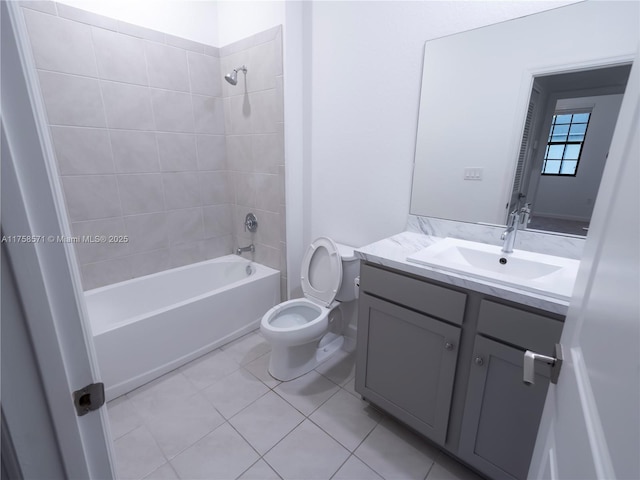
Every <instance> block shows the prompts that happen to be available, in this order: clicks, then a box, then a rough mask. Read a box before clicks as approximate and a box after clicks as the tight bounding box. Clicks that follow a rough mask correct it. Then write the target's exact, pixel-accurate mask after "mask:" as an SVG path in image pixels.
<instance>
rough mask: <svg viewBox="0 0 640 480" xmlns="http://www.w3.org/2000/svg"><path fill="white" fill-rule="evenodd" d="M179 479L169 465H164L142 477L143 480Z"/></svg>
mask: <svg viewBox="0 0 640 480" xmlns="http://www.w3.org/2000/svg"><path fill="white" fill-rule="evenodd" d="M179 478H180V477H178V474H177V473H176V472H175V470H174V469H173V467H172V466H171V464H170V463H165V464H164V465H162V466H161V467H160V468H159V469H157V470H156V471H154V472H151V473H150V474H149V475H147V476H146V477H144V480H179Z"/></svg>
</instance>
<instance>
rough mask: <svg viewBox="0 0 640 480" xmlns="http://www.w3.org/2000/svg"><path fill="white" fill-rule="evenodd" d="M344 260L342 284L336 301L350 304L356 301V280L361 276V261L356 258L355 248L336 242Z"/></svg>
mask: <svg viewBox="0 0 640 480" xmlns="http://www.w3.org/2000/svg"><path fill="white" fill-rule="evenodd" d="M336 245H337V246H338V251H339V252H340V257H341V258H342V284H341V285H340V290H338V293H337V294H336V300H338V301H340V302H349V301H351V300H355V299H356V288H355V280H356V277H357V276H358V275H359V274H360V259H359V258H358V257H356V254H355V252H354V247H350V246H348V245H342V244H340V243H337V242H336Z"/></svg>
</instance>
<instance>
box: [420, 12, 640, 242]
mask: <svg viewBox="0 0 640 480" xmlns="http://www.w3.org/2000/svg"><path fill="white" fill-rule="evenodd" d="M639 18H640V9H639V5H638V3H637V2H624V1H622V2H590V1H587V2H581V3H577V4H572V5H569V6H565V7H561V8H558V9H555V10H550V11H547V12H543V13H539V14H536V15H531V16H528V17H524V18H519V19H515V20H511V21H508V22H504V23H500V24H496V25H491V26H489V27H484V28H480V29H477V30H472V31H469V32H464V33H461V34H457V35H452V36H449V37H444V38H440V39H436V40H432V41H429V42H427V43H426V45H425V55H424V71H423V79H422V91H421V101H420V116H419V122H418V132H417V139H416V157H415V165H414V176H413V188H412V193H411V213H412V214H414V215H422V216H429V217H437V218H445V219H450V220H458V221H465V222H474V223H487V224H495V225H503V224H505V223H506V218H507V216H508V214H509V212H510V211H512V210H513V209H514V208H520V207H522V206H523V205H525V204H530V205H531V210H532V216H531V219H532V220H531V223H530V225H529V228H535V229H540V230H545V231H553V232H560V233H569V234H578V235H584V234H585V233H586V230H585V229H586V228H588V223H589V219H590V216H591V211H592V209H593V204H594V202H595V197H596V194H597V190H598V185H599V183H600V177H601V175H602V171H603V169H604V165H605V160H606V155H607V152H608V148H609V144H610V141H611V135H612V134H613V129H614V127H615V121H616V118H617V111H618V110H619V106H620V103H621V101H622V97H623V94H624V88H625V85H626V82H627V78H628V74H629V70H630V64H631V61H632V59H633V57H634V53H635V50H636V48H637V45H638V38H639V35H638V32H639V23H640V22H639V20H638V19H639ZM607 138H608V140H607Z"/></svg>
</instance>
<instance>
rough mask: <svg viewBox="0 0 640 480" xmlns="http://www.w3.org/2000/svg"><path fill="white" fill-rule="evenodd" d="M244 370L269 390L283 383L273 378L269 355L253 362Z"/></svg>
mask: <svg viewBox="0 0 640 480" xmlns="http://www.w3.org/2000/svg"><path fill="white" fill-rule="evenodd" d="M244 368H246V369H247V370H249V371H250V372H251V373H252V374H253V375H255V376H256V377H257V378H258V379H260V381H262V383H264V384H265V385H266V386H267V387H269V388H275V387H277V386H278V385H280V384H281V383H282V382H281V381H280V380H276V379H275V378H273V377H272V376H271V374H270V373H269V354H268V353H267V354H265V355H262V356H261V357H259V358H257V359H255V360H254V361H253V362H251V363H248V364H246V365H245V366H244Z"/></svg>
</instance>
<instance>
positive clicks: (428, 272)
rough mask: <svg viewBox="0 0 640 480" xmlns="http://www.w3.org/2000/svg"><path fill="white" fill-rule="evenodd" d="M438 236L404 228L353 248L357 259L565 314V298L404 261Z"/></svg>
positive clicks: (433, 241)
mask: <svg viewBox="0 0 640 480" xmlns="http://www.w3.org/2000/svg"><path fill="white" fill-rule="evenodd" d="M438 240H441V238H440V237H434V236H431V235H425V234H422V233H414V232H408V231H407V232H402V233H398V234H397V235H393V236H392V237H389V238H385V239H383V240H380V241H378V242H375V243H372V244H370V245H365V246H364V247H360V248H357V249H356V250H355V252H356V255H357V256H358V257H359V258H360V259H362V260H365V261H367V262H369V263H372V264H378V265H381V266H385V267H389V268H393V269H395V270H400V271H402V272H407V273H411V274H413V275H418V276H420V277H424V278H428V279H432V280H437V281H439V282H443V283H448V284H450V285H454V286H457V287H461V288H466V289H468V290H473V291H476V292H480V293H485V294H487V295H492V296H494V297H498V298H502V299H505V300H509V301H512V302H516V303H520V304H523V305H528V306H530V307H534V308H539V309H541V310H544V311H547V312H551V313H556V314H559V315H566V314H567V310H568V308H569V302H567V301H563V300H559V299H556V298H552V297H547V296H545V295H540V294H536V293H532V292H528V291H526V290H521V289H518V288H516V287H509V286H505V285H501V284H498V283H492V282H489V281H485V280H481V279H478V278H473V277H468V276H466V275H463V274H458V273H454V272H450V271H448V270H444V269H439V268H435V267H429V266H426V265H419V264H416V263H411V262H408V261H407V257H408V256H409V255H412V254H414V253H416V252H417V251H419V250H422V249H423V248H426V247H428V246H429V245H432V244H434V243H435V242H437V241H438Z"/></svg>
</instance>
